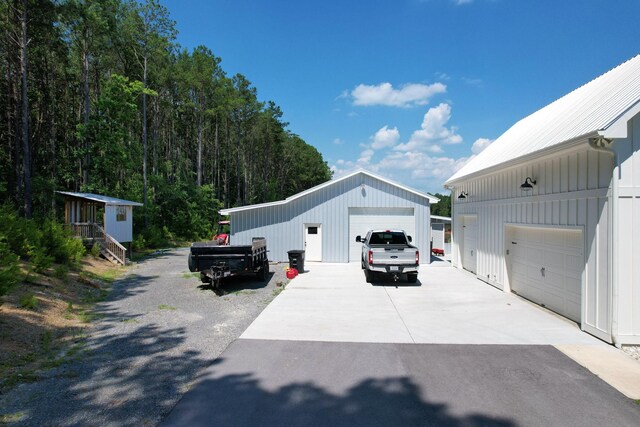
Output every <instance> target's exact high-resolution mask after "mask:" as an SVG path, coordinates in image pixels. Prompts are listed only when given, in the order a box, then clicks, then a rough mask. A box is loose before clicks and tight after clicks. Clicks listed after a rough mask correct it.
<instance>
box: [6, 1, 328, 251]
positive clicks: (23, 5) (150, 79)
mask: <svg viewBox="0 0 640 427" xmlns="http://www.w3.org/2000/svg"><path fill="white" fill-rule="evenodd" d="M0 21H1V22H2V25H1V28H2V30H1V31H2V33H1V35H0V37H1V41H0V72H1V77H0V79H1V81H0V94H1V97H0V111H1V112H2V119H1V120H0V141H1V144H2V150H0V197H1V198H2V200H4V201H5V202H6V203H9V204H10V205H11V206H12V207H13V209H14V210H15V211H16V212H17V213H19V215H21V216H24V217H26V218H31V217H33V216H35V217H44V216H49V217H50V216H52V215H56V214H57V215H60V214H61V206H60V201H61V199H60V197H59V196H56V193H55V192H56V191H58V190H62V191H82V192H91V193H98V194H105V195H109V196H114V197H120V198H124V199H129V200H135V201H140V202H142V203H144V208H137V209H139V210H137V211H136V212H137V213H136V215H135V219H136V222H137V223H136V225H135V229H136V230H142V231H143V232H144V233H147V234H149V236H150V237H153V235H154V233H155V234H157V233H159V232H160V233H165V234H167V233H169V234H174V235H176V236H180V237H183V238H187V239H196V238H199V237H203V236H206V235H208V234H209V233H210V231H211V227H212V224H213V221H215V219H216V215H217V210H218V209H219V208H221V207H230V206H238V205H245V204H250V203H260V202H267V201H273V200H277V199H282V198H284V197H287V196H289V195H291V194H294V193H297V192H299V191H302V190H303V189H306V188H309V187H311V186H314V185H316V184H319V183H321V182H324V181H326V180H328V179H330V178H331V172H330V170H329V168H328V166H327V164H326V162H324V161H323V159H322V156H321V154H320V153H319V152H318V151H317V150H316V149H315V148H314V147H312V146H310V145H308V144H306V143H305V141H304V140H302V139H301V138H300V137H299V136H297V135H295V134H293V133H292V132H290V131H289V130H288V129H287V127H288V124H287V123H285V122H284V121H283V119H282V117H283V112H282V111H281V109H280V108H279V107H278V105H276V104H275V103H274V102H272V101H267V102H263V101H260V100H259V99H258V94H257V90H256V88H255V87H254V86H253V85H252V84H251V82H250V81H249V80H248V79H247V78H246V77H245V76H243V75H241V74H236V75H234V76H228V75H227V74H226V73H225V71H224V69H223V68H222V66H221V61H222V59H221V58H219V57H217V56H215V55H214V53H213V52H212V51H211V50H210V49H209V48H207V47H205V46H199V47H196V48H195V49H193V50H192V51H189V50H187V49H184V48H182V47H180V46H179V45H178V44H177V43H176V36H177V34H176V26H175V23H174V22H173V21H172V20H171V19H170V16H169V12H168V10H167V9H166V8H165V7H163V6H162V5H160V4H159V3H158V2H157V1H156V0H149V1H144V2H141V1H136V0H58V1H54V0H0ZM56 203H58V205H56ZM143 225H144V226H143ZM149 236H148V237H147V238H150V237H149Z"/></svg>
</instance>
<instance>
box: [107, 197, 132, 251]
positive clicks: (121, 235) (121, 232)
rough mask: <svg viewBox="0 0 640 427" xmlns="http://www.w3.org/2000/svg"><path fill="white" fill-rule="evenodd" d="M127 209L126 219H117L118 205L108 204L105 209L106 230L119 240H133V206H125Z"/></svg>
mask: <svg viewBox="0 0 640 427" xmlns="http://www.w3.org/2000/svg"><path fill="white" fill-rule="evenodd" d="M124 208H125V209H126V211H127V219H126V221H117V220H116V219H117V212H118V206H113V205H107V206H105V211H104V220H105V224H104V231H105V232H106V233H108V234H109V235H111V237H113V238H114V239H116V240H117V241H118V242H132V241H133V231H132V229H133V221H132V215H133V208H132V207H131V206H125V207H124Z"/></svg>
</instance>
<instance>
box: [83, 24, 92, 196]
mask: <svg viewBox="0 0 640 427" xmlns="http://www.w3.org/2000/svg"><path fill="white" fill-rule="evenodd" d="M87 37H88V36H87V35H86V34H85V40H84V42H83V46H82V101H83V102H82V105H83V109H82V122H83V123H84V125H85V126H88V125H89V116H90V113H91V98H90V94H89V48H88V46H87V45H88V41H87ZM83 142H84V149H85V153H84V160H83V162H82V172H83V173H82V177H83V179H82V181H83V184H84V185H85V186H86V185H89V183H90V174H89V165H90V163H91V154H90V153H89V150H90V149H91V145H90V144H89V138H88V137H87V135H85V137H84V141H83Z"/></svg>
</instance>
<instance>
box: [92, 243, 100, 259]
mask: <svg viewBox="0 0 640 427" xmlns="http://www.w3.org/2000/svg"><path fill="white" fill-rule="evenodd" d="M91 256H92V257H94V258H98V257H99V256H100V245H99V244H97V243H94V244H93V246H91Z"/></svg>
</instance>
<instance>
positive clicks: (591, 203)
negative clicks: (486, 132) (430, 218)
mask: <svg viewBox="0 0 640 427" xmlns="http://www.w3.org/2000/svg"><path fill="white" fill-rule="evenodd" d="M585 147H586V144H585ZM602 157H605V158H606V157H610V156H608V155H607V154H606V153H596V152H594V151H592V150H590V149H588V148H584V149H583V151H572V152H568V153H564V154H562V155H558V157H557V159H556V160H555V161H554V160H545V161H542V162H539V163H537V164H525V165H522V166H521V167H518V168H514V169H510V170H505V171H502V172H499V173H496V174H493V175H494V176H495V178H494V179H492V180H488V179H487V177H483V178H482V179H475V180H472V181H465V182H460V183H458V185H457V186H456V190H455V192H453V193H452V201H453V204H454V206H453V211H454V213H455V219H454V225H453V232H454V235H453V242H452V264H453V265H454V266H457V267H460V256H461V252H460V247H459V246H460V245H459V243H460V242H459V241H458V238H457V236H461V235H462V234H460V233H461V228H460V217H461V216H463V215H477V217H478V227H479V229H478V246H477V266H478V273H477V274H478V277H479V278H480V279H482V280H483V281H486V282H488V283H490V284H492V285H494V286H496V287H498V288H500V289H505V290H506V291H509V286H508V285H509V284H508V280H507V277H506V274H507V269H506V260H505V250H506V249H505V234H504V224H506V223H513V224H530V225H548V226H582V227H584V230H585V254H586V255H585V258H586V267H585V271H586V274H585V280H584V282H585V283H584V284H583V286H585V288H586V291H585V293H583V297H584V298H585V300H584V302H583V304H584V307H585V308H586V310H585V315H584V316H583V319H582V322H583V327H584V328H585V330H588V331H589V332H591V333H593V334H594V335H596V336H599V337H600V338H603V339H610V335H609V334H610V332H611V325H610V312H609V307H610V299H609V290H610V288H609V279H608V266H607V251H608V248H607V227H608V214H607V213H608V199H607V197H606V193H607V185H608V183H606V182H605V181H606V180H604V179H598V177H599V176H600V177H602V176H603V175H605V171H602V168H607V165H608V173H609V176H611V173H612V172H611V163H610V162H609V163H608V164H607V162H606V161H605V160H603V159H602ZM571 165H574V166H573V167H572V166H571ZM587 170H588V173H587ZM592 173H594V174H595V177H596V178H595V180H593V178H591V174H592ZM532 175H533V176H532ZM527 176H532V177H533V178H535V179H537V180H538V184H537V185H536V186H535V187H534V189H533V191H532V192H530V193H529V194H527V193H524V192H522V191H521V190H520V184H522V182H523V181H524V178H526V177H527ZM548 179H551V180H557V181H558V183H557V184H556V183H554V182H547V180H548ZM482 182H489V183H492V182H495V183H498V184H496V185H487V186H484V185H482V184H481V183H482ZM603 184H604V185H603ZM601 185H602V186H601ZM570 188H575V189H584V190H586V189H587V188H591V189H592V190H593V191H592V192H583V193H581V194H576V193H575V192H573V193H572V192H566V191H563V190H565V189H570ZM461 189H465V191H468V192H469V196H468V197H467V198H466V199H458V198H457V196H458V194H459V192H460V191H462V190H461ZM466 189H468V190H466Z"/></svg>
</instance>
